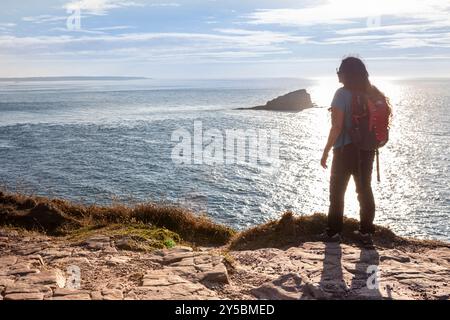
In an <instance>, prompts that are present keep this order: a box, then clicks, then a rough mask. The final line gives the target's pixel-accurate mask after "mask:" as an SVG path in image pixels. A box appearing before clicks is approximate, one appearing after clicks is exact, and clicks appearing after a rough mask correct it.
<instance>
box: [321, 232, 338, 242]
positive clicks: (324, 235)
mask: <svg viewBox="0 0 450 320" xmlns="http://www.w3.org/2000/svg"><path fill="white" fill-rule="evenodd" d="M318 238H319V241H322V242H341V235H340V234H339V233H335V234H333V235H332V236H330V235H329V234H328V232H326V231H325V232H324V233H321V234H320V235H319V237H318Z"/></svg>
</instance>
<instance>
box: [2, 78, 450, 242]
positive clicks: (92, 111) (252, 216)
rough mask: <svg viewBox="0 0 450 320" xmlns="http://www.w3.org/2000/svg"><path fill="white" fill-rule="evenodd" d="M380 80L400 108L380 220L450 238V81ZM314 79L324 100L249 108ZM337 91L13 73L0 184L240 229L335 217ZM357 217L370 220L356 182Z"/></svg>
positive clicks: (275, 82)
mask: <svg viewBox="0 0 450 320" xmlns="http://www.w3.org/2000/svg"><path fill="white" fill-rule="evenodd" d="M371 80H372V82H373V84H375V85H376V86H377V87H378V88H379V89H380V90H381V91H383V92H384V93H385V94H386V95H387V96H388V97H389V98H390V101H391V104H392V107H393V112H394V116H393V119H392V124H391V131H390V141H389V143H388V144H387V145H386V146H385V147H383V148H382V149H380V176H381V182H377V181H376V174H374V177H373V181H372V185H373V189H374V196H375V199H376V218H375V222H376V223H377V224H379V225H382V226H386V227H389V228H391V229H392V230H393V231H394V232H396V233H397V234H398V235H401V236H411V237H417V238H424V239H439V240H444V241H450V226H449V217H450V190H449V182H450V153H449V150H450V142H449V141H450V79H445V78H442V79H399V78H396V79H388V78H374V79H371ZM303 88H304V89H307V91H308V92H309V93H310V94H311V98H312V101H313V102H314V107H313V108H309V109H305V110H303V111H300V112H298V113H283V112H273V111H263V110H237V108H245V107H252V106H256V105H261V104H265V103H266V102H267V101H268V100H271V99H273V98H276V97H278V96H280V95H283V94H286V93H288V92H291V91H294V90H298V89H303ZM338 88H339V83H338V82H337V80H336V79H334V78H313V79H295V78H275V79H201V80H192V79H134V80H120V79H119V80H117V79H116V80H95V81H94V80H85V81H71V80H67V79H66V81H48V79H47V81H39V79H35V81H20V80H17V79H16V80H14V81H1V82H0V186H1V188H3V189H5V190H8V191H11V192H24V193H27V194H34V195H43V196H49V197H59V198H65V199H69V200H72V201H75V202H77V203H85V204H92V203H97V204H111V203H116V202H124V203H127V204H130V205H132V204H135V203H139V202H157V203H162V204H167V205H178V206H183V207H186V208H188V209H191V210H193V211H194V212H196V213H197V214H201V215H207V216H209V217H211V219H213V220H214V221H217V222H219V223H223V224H226V225H229V226H232V227H234V228H236V229H238V230H241V229H244V228H248V227H251V226H254V225H257V224H261V223H264V222H267V221H270V220H273V219H278V218H279V217H280V216H281V215H282V214H283V212H285V211H288V210H290V211H293V212H294V213H295V214H298V215H308V214H312V213H314V212H324V213H326V212H327V210H328V196H329V195H328V184H329V175H330V171H329V169H328V170H325V169H323V168H322V167H321V166H320V158H321V154H322V150H323V147H324V146H325V143H326V138H327V134H328V130H329V126H330V112H329V111H328V108H329V104H330V102H331V99H332V97H333V94H334V92H335V91H336V89H338ZM230 134H234V137H232V138H230V137H229V135H230ZM199 139H200V140H199ZM252 139H253V140H252ZM233 141H234V142H235V144H233V143H232V142H233ZM255 141H256V142H255ZM228 142H230V144H229V145H228V144H227V143H228ZM239 143H240V144H239ZM261 150H262V151H261ZM230 152H231V153H230ZM233 152H234V153H233ZM239 152H241V153H239ZM260 155H261V158H259V156H260ZM255 159H256V161H255ZM263 160H264V161H263ZM329 161H330V163H329V164H331V155H330V160H329ZM374 172H375V171H374ZM345 215H346V216H348V217H352V218H359V206H358V200H357V198H356V194H355V185H354V183H353V181H351V182H350V184H349V186H348V190H347V193H346V200H345Z"/></svg>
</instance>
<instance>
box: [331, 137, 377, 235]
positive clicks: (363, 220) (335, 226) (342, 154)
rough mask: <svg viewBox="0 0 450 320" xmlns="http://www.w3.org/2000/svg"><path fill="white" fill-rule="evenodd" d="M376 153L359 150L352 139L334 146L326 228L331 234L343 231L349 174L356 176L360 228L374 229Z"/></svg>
mask: <svg viewBox="0 0 450 320" xmlns="http://www.w3.org/2000/svg"><path fill="white" fill-rule="evenodd" d="M374 155H375V152H374V151H363V150H358V149H357V148H356V147H355V145H354V144H352V143H351V144H347V145H345V146H344V147H341V148H337V149H334V150H333V163H332V165H331V178H330V209H329V211H328V230H327V232H328V234H329V235H330V236H331V235H333V234H335V233H336V232H341V231H342V225H343V218H344V198H345V191H346V189H347V185H348V181H349V179H350V176H353V179H354V181H355V185H356V193H357V194H358V201H359V207H360V211H359V215H360V231H361V232H364V233H367V232H369V233H373V232H374V231H375V229H374V225H373V220H374V218H375V201H374V199H373V193H372V186H371V181H372V168H373V160H374Z"/></svg>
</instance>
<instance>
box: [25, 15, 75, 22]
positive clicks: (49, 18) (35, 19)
mask: <svg viewBox="0 0 450 320" xmlns="http://www.w3.org/2000/svg"><path fill="white" fill-rule="evenodd" d="M65 20H67V17H66V16H55V15H49V14H43V15H39V16H29V17H23V18H22V21H25V22H32V23H49V22H60V21H65Z"/></svg>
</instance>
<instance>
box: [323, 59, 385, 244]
mask: <svg viewBox="0 0 450 320" xmlns="http://www.w3.org/2000/svg"><path fill="white" fill-rule="evenodd" d="M337 75H338V78H339V82H341V83H342V84H343V87H342V88H340V89H338V90H337V91H336V93H335V95H334V98H333V101H332V103H331V119H332V120H331V122H332V124H331V129H330V133H329V136H328V141H327V144H326V146H325V149H324V151H323V155H322V159H321V160H320V164H321V165H322V167H324V168H327V159H328V154H329V152H330V150H331V148H333V161H332V165H331V178H330V208H329V211H328V228H327V230H326V232H325V233H324V234H322V235H321V238H322V240H324V241H340V238H341V237H340V233H341V232H342V226H343V217H344V198H345V191H346V189H347V185H348V181H349V179H350V177H351V176H353V178H354V181H355V185H356V192H357V194H358V201H359V205H360V230H359V231H358V232H356V234H357V235H358V236H359V237H360V239H361V240H362V241H363V242H371V241H372V237H371V235H372V234H373V233H374V231H375V229H374V225H373V220H374V218H375V202H374V198H373V193H372V187H371V180H372V167H373V160H374V154H375V151H364V150H360V149H359V148H357V147H356V146H355V145H354V144H353V143H352V139H351V137H350V134H349V133H348V130H349V128H350V127H351V124H352V114H351V112H352V111H351V110H352V95H353V94H354V93H358V94H378V95H382V93H381V92H380V91H379V90H378V89H377V88H376V87H375V86H372V85H371V83H370V81H369V74H368V72H367V69H366V67H365V65H364V63H363V62H362V61H361V60H360V59H358V58H355V57H348V58H345V59H344V60H342V63H341V66H340V67H339V69H338V70H337Z"/></svg>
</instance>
